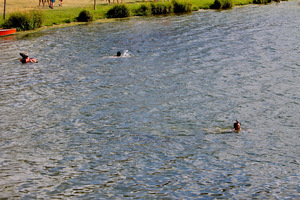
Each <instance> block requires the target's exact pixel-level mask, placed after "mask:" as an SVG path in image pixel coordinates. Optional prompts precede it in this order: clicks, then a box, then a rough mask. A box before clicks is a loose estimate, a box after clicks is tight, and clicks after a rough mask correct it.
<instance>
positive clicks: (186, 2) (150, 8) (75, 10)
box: [0, 0, 257, 26]
mask: <svg viewBox="0 0 300 200" xmlns="http://www.w3.org/2000/svg"><path fill="white" fill-rule="evenodd" d="M112 1H113V0H111V2H112ZM124 1H125V0H124ZM223 1H226V2H228V1H230V5H231V6H232V7H234V6H236V5H247V4H252V3H253V1H254V3H255V1H257V0H170V1H159V2H153V1H145V0H143V1H140V0H126V1H125V3H126V4H125V5H126V6H124V5H122V6H123V7H122V8H120V7H118V6H117V7H116V6H115V5H112V4H110V5H109V4H108V1H104V0H101V1H100V0H98V1H97V4H96V9H94V0H73V1H72V2H69V1H63V6H58V0H56V2H55V4H54V9H50V8H49V7H48V4H47V3H46V6H45V7H43V6H42V5H41V6H39V2H38V0H27V1H26V4H24V3H20V1H18V0H9V1H7V5H6V19H8V18H9V17H10V16H12V15H16V13H22V12H24V11H28V10H38V11H39V12H40V13H42V16H43V17H42V24H41V26H53V25H59V24H70V23H72V22H76V21H77V19H78V15H79V13H80V12H82V11H83V10H85V11H87V12H88V13H89V14H90V15H91V16H92V19H93V20H99V19H105V18H108V17H109V18H118V12H125V13H126V15H124V16H123V15H120V16H121V17H128V16H140V15H154V14H167V13H172V12H173V13H184V12H190V11H195V10H199V9H210V8H216V9H218V7H215V6H216V5H217V6H218V4H221V5H222V3H223ZM118 5H120V4H118ZM0 9H1V10H0V11H2V12H0V15H1V16H3V4H1V6H0ZM108 13H113V15H108ZM115 13H117V14H115ZM3 24H4V20H3V19H2V17H1V20H0V26H3Z"/></svg>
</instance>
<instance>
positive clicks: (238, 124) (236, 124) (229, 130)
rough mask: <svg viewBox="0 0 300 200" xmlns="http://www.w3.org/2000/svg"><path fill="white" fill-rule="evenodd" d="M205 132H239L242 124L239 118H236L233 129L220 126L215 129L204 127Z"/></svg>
mask: <svg viewBox="0 0 300 200" xmlns="http://www.w3.org/2000/svg"><path fill="white" fill-rule="evenodd" d="M203 130H204V131H205V132H208V133H213V134H225V133H239V132H240V131H241V130H242V128H241V124H240V122H239V121H238V120H236V121H235V122H234V124H233V129H232V128H219V127H215V128H213V129H207V128H205V129H203ZM244 131H251V130H248V129H247V130H244Z"/></svg>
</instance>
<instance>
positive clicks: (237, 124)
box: [233, 120, 242, 132]
mask: <svg viewBox="0 0 300 200" xmlns="http://www.w3.org/2000/svg"><path fill="white" fill-rule="evenodd" d="M233 129H234V131H235V132H239V131H240V130H242V128H241V124H240V122H239V121H238V120H235V122H234V124H233Z"/></svg>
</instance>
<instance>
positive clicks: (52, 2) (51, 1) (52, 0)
mask: <svg viewBox="0 0 300 200" xmlns="http://www.w3.org/2000/svg"><path fill="white" fill-rule="evenodd" d="M54 2H55V0H50V6H49V8H51V9H53V6H54Z"/></svg>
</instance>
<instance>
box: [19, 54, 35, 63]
mask: <svg viewBox="0 0 300 200" xmlns="http://www.w3.org/2000/svg"><path fill="white" fill-rule="evenodd" d="M20 56H22V58H21V59H20V61H21V62H22V63H29V62H33V63H37V62H38V61H37V60H36V59H35V58H29V56H28V53H26V52H24V53H20Z"/></svg>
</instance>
